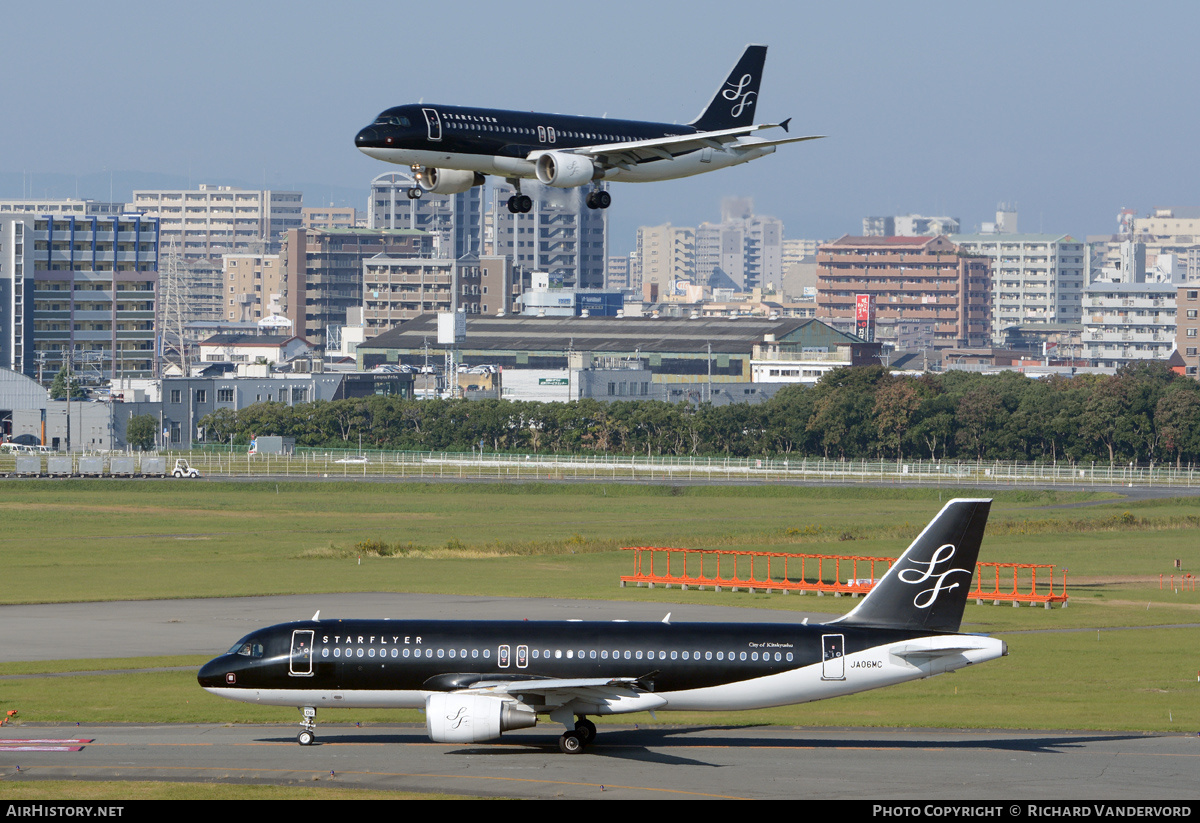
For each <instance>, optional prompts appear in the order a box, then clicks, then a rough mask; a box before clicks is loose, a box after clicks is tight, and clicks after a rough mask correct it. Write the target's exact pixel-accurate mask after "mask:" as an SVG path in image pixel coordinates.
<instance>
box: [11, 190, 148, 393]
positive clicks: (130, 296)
mask: <svg viewBox="0 0 1200 823" xmlns="http://www.w3.org/2000/svg"><path fill="white" fill-rule="evenodd" d="M157 287H158V222H157V221H156V220H154V219H153V218H148V217H143V216H142V215H138V214H122V215H104V216H100V215H91V216H76V215H74V214H70V215H69V216H65V217H63V216H59V217H55V216H52V215H33V214H21V215H17V214H13V215H0V300H2V303H0V329H3V331H4V334H3V341H2V342H0V358H2V362H3V365H4V366H6V367H8V368H11V369H13V370H14V371H20V372H24V373H25V374H27V375H30V376H37V375H38V374H39V372H40V373H41V375H42V379H43V380H49V379H50V378H51V377H53V376H54V375H55V374H56V373H57V372H58V371H59V370H60V369H61V368H62V367H63V365H64V363H66V361H67V358H68V357H69V359H70V361H71V368H72V369H73V370H75V371H83V372H85V373H88V374H90V375H91V376H94V377H95V378H97V379H107V380H112V379H117V378H120V377H153V376H155V374H154V373H155V370H156V367H157V356H156V350H155V337H156V316H155V311H156V300H157Z"/></svg>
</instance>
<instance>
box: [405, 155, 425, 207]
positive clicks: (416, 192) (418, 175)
mask: <svg viewBox="0 0 1200 823" xmlns="http://www.w3.org/2000/svg"><path fill="white" fill-rule="evenodd" d="M409 168H410V169H412V176H413V180H415V181H416V182H417V185H415V186H412V187H411V188H409V190H408V199H409V200H420V199H421V197H422V196H423V195H424V194H425V190H424V189H422V188H421V186H420V183H421V181H422V180H424V179H425V175H424V173H423V172H422V170H421V167H420V166H419V165H417V164H416V163H413V164H412V165H411V166H409Z"/></svg>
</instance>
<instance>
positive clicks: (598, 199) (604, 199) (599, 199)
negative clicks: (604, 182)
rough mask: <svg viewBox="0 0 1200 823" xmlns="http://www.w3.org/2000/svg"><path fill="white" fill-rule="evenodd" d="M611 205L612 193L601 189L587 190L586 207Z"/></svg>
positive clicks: (600, 207) (593, 207)
mask: <svg viewBox="0 0 1200 823" xmlns="http://www.w3.org/2000/svg"><path fill="white" fill-rule="evenodd" d="M611 205H612V195H611V194H609V193H608V192H606V191H604V190H603V189H595V190H593V191H590V192H588V196H587V207H588V208H589V209H607V208H608V207H609V206H611Z"/></svg>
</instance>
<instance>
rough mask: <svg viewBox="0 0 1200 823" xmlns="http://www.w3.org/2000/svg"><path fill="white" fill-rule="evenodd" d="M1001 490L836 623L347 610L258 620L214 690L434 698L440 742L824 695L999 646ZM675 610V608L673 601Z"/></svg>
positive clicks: (355, 703)
mask: <svg viewBox="0 0 1200 823" xmlns="http://www.w3.org/2000/svg"><path fill="white" fill-rule="evenodd" d="M990 508H991V500H964V499H956V500H951V501H950V502H949V503H947V504H946V505H945V507H944V508H943V509H942V510H941V512H939V513H938V514H937V516H936V517H934V519H933V520H932V521H930V523H929V525H927V526H926V527H925V529H924V530H923V531H922V532H921V534H920V535H918V536H917V538H916V540H914V541H913V543H912V545H910V546H909V547H908V549H907V550H906V551H905V552H904V554H903V555H901V557H900V558H899V559H898V560H897V561H896V562H895V563H894V564H893V565H892V567H891V568H890V569H888V571H887V573H886V574H885V575H884V576H883V578H882V579H881V580H880V581H879V583H878V584H877V585H876V586H875V588H874V589H872V590H871V592H870V593H869V594H868V595H867V596H866V598H864V599H863V601H862V602H861V603H860V604H859V605H858V606H857V607H856V608H855V609H854V610H853V611H851V612H850V613H849V614H847V615H845V616H844V617H840V618H838V619H836V620H833V621H831V622H829V623H825V624H808V623H807V621H805V623H800V624H796V623H766V624H739V623H694V624H687V623H671V622H669V620H664V621H662V622H661V623H630V622H626V621H614V622H611V623H606V622H582V621H554V622H551V621H466V620H338V619H321V617H320V612H317V614H316V615H314V616H313V619H312V620H308V621H303V622H298V623H284V624H281V625H278V626H271V627H270V628H266V629H260V630H259V631H255V632H251V633H250V634H249V635H247V636H246V637H244V638H242V639H241V640H239V641H238V642H237V643H236V644H235V645H234V646H233V648H231V649H230V650H229V651H228V652H227V653H226V654H223V655H221V656H220V657H217V658H215V659H214V660H211V661H209V662H208V663H206V664H205V665H204V666H203V667H202V668H201V669H200V672H199V676H198V679H199V682H200V685H201V686H203V687H204V688H205V689H206V690H207V691H209V692H211V693H213V694H215V695H219V696H221V697H228V698H230V699H233V700H241V701H245V702H247V703H262V704H267V705H275V706H296V707H298V708H300V709H302V711H303V715H304V720H303V723H302V726H303V729H302V731H301V732H300V735H299V738H298V739H299V742H300V743H301V744H302V745H309V744H311V743H312V742H313V741H314V740H315V716H316V710H317V709H318V708H320V709H325V708H333V707H347V708H423V709H424V710H425V723H426V730H427V732H428V734H429V737H430V738H432V739H433V740H434V741H435V742H438V743H479V742H483V741H487V740H495V739H497V738H499V737H500V736H501V734H502V733H503V732H506V731H510V730H513V729H523V728H529V727H532V726H535V725H536V724H537V721H538V716H539V715H548V716H549V718H550V720H551V721H553V722H555V723H562V724H563V725H564V726H565V727H566V729H567V731H566V732H565V733H564V734H563V735H562V736H561V737H560V738H559V747H560V748H561V750H562V751H563V752H566V753H568V754H575V753H577V752H580V751H582V750H583V749H584V747H585V746H586V745H587V744H588V743H590V742H591V741H592V740H593V739H594V737H595V735H596V726H595V724H594V723H592V721H591V720H589V719H588V716H589V715H591V716H601V715H614V714H624V713H627V712H639V711H728V710H734V709H761V708H769V707H773V706H785V705H790V704H794V703H806V702H809V701H812V700H823V699H825V698H828V697H837V696H839V695H844V694H853V693H855V692H861V691H866V690H868V689H877V688H880V687H881V686H890V685H893V684H896V683H903V682H906V681H909V680H918V679H921V678H925V677H930V676H932V675H935V674H940V673H942V672H948V671H953V670H955V669H959V668H962V667H964V666H969V665H971V664H973V663H982V662H984V661H987V660H994V659H995V658H997V657H1001V656H1003V655H1005V654H1007V653H1008V649H1007V647H1006V645H1005V644H1004V642H1003V641H1001V640H997V639H995V638H991V637H986V636H983V635H974V634H959V633H958V629H959V624H960V623H961V621H962V615H963V608H964V606H965V604H966V600H967V595H968V592H969V590H970V588H971V583H972V579H973V578H974V574H975V561H976V558H977V557H978V554H979V546H980V543H981V541H982V539H983V531H984V526H985V525H986V523H987V516H988V511H989V509H990ZM667 617H668V618H669V617H670V615H668V616H667Z"/></svg>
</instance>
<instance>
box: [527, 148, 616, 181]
mask: <svg viewBox="0 0 1200 823" xmlns="http://www.w3.org/2000/svg"><path fill="white" fill-rule="evenodd" d="M534 170H535V171H536V172H537V178H538V180H539V181H540V182H541V183H542V184H543V185H545V186H554V187H555V188H559V189H573V188H575V187H576V186H582V185H584V184H586V183H590V182H592V180H594V179H596V178H597V177H599V176H600V170H599V169H597V168H596V164H595V163H593V162H592V161H591V160H590V159H589V158H587V157H582V156H580V155H578V154H570V153H569V152H565V151H548V152H546V153H545V154H543V155H542V156H541V157H539V158H538V159H537V163H536V164H535V165H534Z"/></svg>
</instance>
